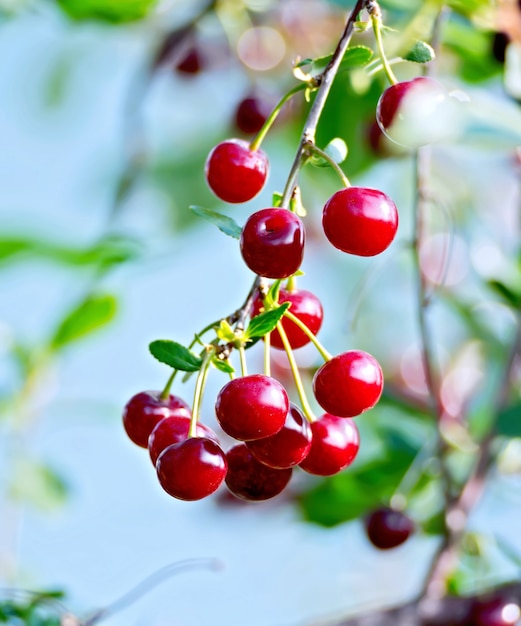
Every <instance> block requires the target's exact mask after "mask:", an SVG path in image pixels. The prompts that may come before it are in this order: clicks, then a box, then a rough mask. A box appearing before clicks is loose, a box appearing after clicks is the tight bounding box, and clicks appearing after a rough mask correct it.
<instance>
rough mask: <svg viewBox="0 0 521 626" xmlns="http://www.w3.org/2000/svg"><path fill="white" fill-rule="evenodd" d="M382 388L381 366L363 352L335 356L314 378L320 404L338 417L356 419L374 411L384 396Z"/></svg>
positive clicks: (353, 351)
mask: <svg viewBox="0 0 521 626" xmlns="http://www.w3.org/2000/svg"><path fill="white" fill-rule="evenodd" d="M383 385H384V378H383V373H382V368H381V367H380V364H379V363H378V361H377V360H376V359H375V358H374V356H372V355H371V354H369V353H367V352H364V351H363V350H351V351H349V352H344V353H343V354H339V355H337V356H334V357H333V358H332V359H331V360H330V361H327V362H326V363H324V365H322V367H321V368H320V369H318V370H317V372H316V373H315V376H314V377H313V392H314V394H315V398H316V400H317V402H318V403H319V404H320V406H321V407H322V408H323V409H324V410H325V411H327V412H328V413H331V414H332V415H338V416H339V417H355V416H356V415H360V414H361V413H363V412H364V411H367V410H368V409H372V408H373V407H374V405H375V404H376V403H377V402H378V400H379V399H380V396H381V395H382V390H383Z"/></svg>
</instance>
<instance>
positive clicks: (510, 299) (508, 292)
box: [487, 280, 521, 309]
mask: <svg viewBox="0 0 521 626" xmlns="http://www.w3.org/2000/svg"><path fill="white" fill-rule="evenodd" d="M487 285H488V286H489V287H490V289H492V291H494V292H495V293H496V294H497V295H499V296H501V297H502V298H503V300H504V301H505V302H506V304H508V305H510V306H512V307H513V308H515V309H519V308H520V307H521V294H520V293H516V292H515V291H514V290H513V289H512V288H511V287H509V286H508V285H505V283H502V282H501V281H499V280H489V281H487Z"/></svg>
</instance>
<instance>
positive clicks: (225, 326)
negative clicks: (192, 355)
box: [215, 320, 237, 342]
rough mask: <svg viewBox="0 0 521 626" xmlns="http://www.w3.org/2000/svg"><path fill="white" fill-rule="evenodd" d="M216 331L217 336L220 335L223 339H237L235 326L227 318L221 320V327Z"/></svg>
mask: <svg viewBox="0 0 521 626" xmlns="http://www.w3.org/2000/svg"><path fill="white" fill-rule="evenodd" d="M215 332H216V334H217V337H219V339H221V340H222V341H226V342H229V341H234V340H235V339H237V336H236V334H235V332H234V330H233V328H232V327H231V326H230V324H229V323H228V322H227V321H226V320H221V321H220V323H219V328H218V329H217V330H216V331H215Z"/></svg>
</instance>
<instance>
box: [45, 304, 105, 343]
mask: <svg viewBox="0 0 521 626" xmlns="http://www.w3.org/2000/svg"><path fill="white" fill-rule="evenodd" d="M116 309H117V302H116V299H115V298H114V296H110V295H91V296H89V297H88V298H86V299H85V300H84V301H83V302H82V303H81V304H79V305H78V306H76V307H75V308H73V309H72V310H71V311H70V312H69V313H68V314H67V315H66V316H65V318H64V319H63V321H62V322H61V324H60V325H59V326H58V329H57V330H56V332H55V334H54V337H53V338H52V340H51V343H50V346H51V349H52V350H55V351H56V350H61V349H62V348H63V347H64V346H66V345H67V344H69V343H72V342H73V341H77V340H78V339H82V338H83V337H85V336H86V335H88V334H90V333H92V332H93V331H95V330H98V329H100V328H102V327H103V326H105V325H106V324H108V323H109V322H111V321H112V320H113V318H114V316H115V315H116Z"/></svg>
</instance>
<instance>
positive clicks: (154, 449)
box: [148, 415, 219, 465]
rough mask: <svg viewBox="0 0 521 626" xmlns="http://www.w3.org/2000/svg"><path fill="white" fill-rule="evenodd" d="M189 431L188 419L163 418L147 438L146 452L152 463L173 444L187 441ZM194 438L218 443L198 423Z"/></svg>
mask: <svg viewBox="0 0 521 626" xmlns="http://www.w3.org/2000/svg"><path fill="white" fill-rule="evenodd" d="M189 429H190V419H189V418H188V417H181V416H179V415H174V416H171V417H165V418H164V419H162V420H161V421H160V422H158V423H157V424H156V426H155V427H154V430H153V431H152V432H151V433H150V437H149V438H148V451H149V453H150V459H151V460H152V463H153V464H154V465H155V464H156V461H157V457H158V456H159V455H160V454H161V452H163V450H164V449H165V448H168V446H171V445H172V444H173V443H179V442H180V441H184V440H185V439H187V438H188V430H189ZM196 436H197V437H206V438H207V439H212V440H213V441H215V443H219V439H218V438H217V435H216V434H215V433H214V432H213V430H212V429H211V428H209V427H208V426H205V425H204V424H201V423H200V422H198V423H197V432H196Z"/></svg>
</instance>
